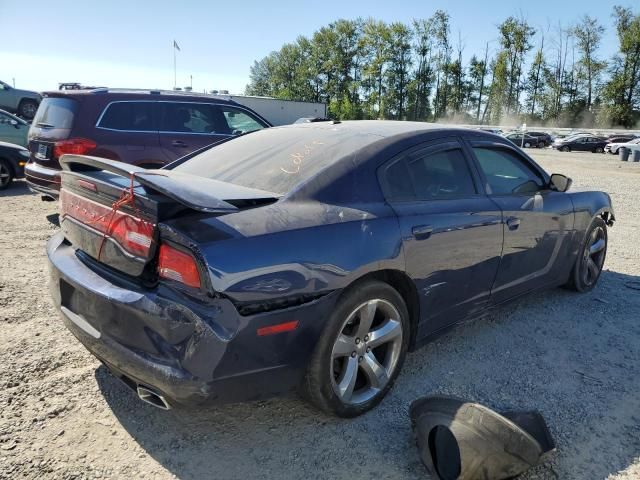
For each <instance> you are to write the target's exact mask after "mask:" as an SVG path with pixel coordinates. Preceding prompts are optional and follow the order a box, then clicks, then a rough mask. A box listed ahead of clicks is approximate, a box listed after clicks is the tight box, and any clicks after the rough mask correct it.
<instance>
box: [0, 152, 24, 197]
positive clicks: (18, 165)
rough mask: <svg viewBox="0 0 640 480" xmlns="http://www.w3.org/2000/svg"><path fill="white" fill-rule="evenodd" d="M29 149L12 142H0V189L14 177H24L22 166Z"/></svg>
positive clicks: (6, 185) (7, 184)
mask: <svg viewBox="0 0 640 480" xmlns="http://www.w3.org/2000/svg"><path fill="white" fill-rule="evenodd" d="M28 160H29V151H28V150H27V149H26V148H24V147H21V146H20V145H15V144H13V143H6V142H0V190H4V189H5V188H7V187H8V186H9V185H11V182H13V180H14V179H15V178H23V177H24V166H25V165H26V163H27V161H28Z"/></svg>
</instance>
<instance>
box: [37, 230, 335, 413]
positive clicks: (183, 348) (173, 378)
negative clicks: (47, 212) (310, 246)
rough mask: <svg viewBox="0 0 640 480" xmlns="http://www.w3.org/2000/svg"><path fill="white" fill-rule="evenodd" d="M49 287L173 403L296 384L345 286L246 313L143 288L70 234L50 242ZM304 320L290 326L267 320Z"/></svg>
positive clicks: (117, 370) (122, 370)
mask: <svg viewBox="0 0 640 480" xmlns="http://www.w3.org/2000/svg"><path fill="white" fill-rule="evenodd" d="M47 255H48V258H49V266H50V277H51V278H50V288H51V293H52V297H53V299H54V302H55V305H56V307H57V308H58V309H59V311H60V313H61V316H62V319H63V322H64V324H65V326H66V327H67V328H68V329H69V330H70V331H71V332H72V333H73V335H74V336H75V337H76V338H77V339H78V340H79V341H80V342H81V343H82V344H83V345H84V346H85V347H86V348H87V349H88V350H89V351H90V352H91V353H93V354H94V355H95V356H96V357H97V358H98V359H100V360H101V361H102V362H103V363H104V364H105V365H107V367H108V368H109V369H110V370H111V371H112V372H113V373H114V374H116V375H117V376H119V377H121V378H122V379H123V380H125V383H126V384H128V385H129V386H131V387H134V388H135V387H136V386H143V387H150V388H151V389H153V390H155V391H157V392H158V393H159V394H161V395H162V396H163V397H165V398H167V399H168V401H169V403H178V404H186V405H195V404H202V403H218V402H220V403H223V402H236V401H246V400H254V399H260V398H266V397H269V396H272V395H275V394H279V393H284V392H287V391H290V390H292V389H295V388H297V386H298V385H299V384H300V382H301V380H302V378H303V375H304V372H305V370H306V366H307V363H308V360H309V358H310V355H311V353H312V352H313V349H314V348H315V345H316V343H317V340H318V338H319V336H320V334H321V332H322V328H323V326H324V320H325V319H326V318H327V316H328V314H329V312H331V311H332V308H333V305H334V303H335V300H336V296H337V293H336V292H334V293H330V294H327V295H325V296H323V297H321V298H319V299H317V300H315V301H311V302H309V303H305V304H304V305H300V306H297V307H292V308H286V309H281V310H275V311H271V312H267V313H262V314H256V315H251V316H242V315H240V314H239V313H238V311H237V310H236V308H235V306H234V305H233V303H232V302H231V301H230V300H228V299H226V298H210V297H202V298H198V299H194V298H192V297H189V296H187V295H185V294H183V293H181V292H179V291H177V290H174V289H172V288H170V287H168V286H162V285H160V286H158V287H157V288H154V289H146V288H142V287H140V286H139V285H137V284H133V283H131V282H128V281H127V280H125V279H123V278H111V277H110V276H109V275H107V274H105V273H104V272H102V271H100V269H99V268H98V267H96V266H92V267H91V268H90V267H89V265H88V264H87V263H85V262H84V261H82V260H81V259H80V258H79V257H78V255H77V254H76V252H75V250H74V249H73V248H72V247H71V246H70V245H68V244H67V243H66V242H64V238H63V236H62V235H61V234H57V235H55V236H54V237H52V238H51V240H50V241H49V242H48V244H47ZM293 320H297V321H298V322H299V323H298V327H297V328H296V329H295V330H293V331H290V332H286V333H280V334H275V335H268V336H258V335H257V333H256V332H257V330H258V329H259V328H262V327H266V326H270V325H275V324H279V323H284V322H290V321H293Z"/></svg>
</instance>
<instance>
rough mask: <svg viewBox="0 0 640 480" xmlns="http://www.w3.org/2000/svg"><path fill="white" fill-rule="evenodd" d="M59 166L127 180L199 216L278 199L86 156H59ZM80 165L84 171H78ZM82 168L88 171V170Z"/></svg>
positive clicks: (228, 186)
mask: <svg viewBox="0 0 640 480" xmlns="http://www.w3.org/2000/svg"><path fill="white" fill-rule="evenodd" d="M60 165H61V166H62V169H63V170H65V171H69V172H77V173H81V172H83V171H84V172H86V171H87V170H91V169H95V170H104V171H106V172H110V173H114V174H116V175H119V176H122V177H126V178H131V179H132V180H133V181H134V182H136V183H138V184H139V185H142V187H143V188H144V189H145V191H146V192H147V193H154V192H158V193H161V194H162V195H165V196H166V197H169V198H171V199H172V200H175V201H176V202H179V203H181V204H183V205H185V206H186V207H189V208H191V209H193V210H197V211H199V212H206V213H230V212H234V211H237V210H238V208H237V207H236V206H234V205H232V204H231V203H229V202H228V201H232V200H259V199H273V198H277V197H278V196H277V195H275V194H273V193H270V192H265V191H263V190H257V189H253V188H247V187H242V186H239V185H234V184H231V183H226V182H221V181H218V180H212V179H210V178H206V177H199V176H196V175H191V174H188V173H181V172H178V171H175V170H164V169H154V170H147V169H145V168H142V167H137V166H135V165H130V164H128V163H123V162H118V161H116V160H108V159H105V158H99V157H91V156H88V155H73V154H66V155H62V156H61V157H60ZM81 165H82V166H84V167H85V168H82V167H80V168H78V167H79V166H81ZM86 167H90V169H87V168H86Z"/></svg>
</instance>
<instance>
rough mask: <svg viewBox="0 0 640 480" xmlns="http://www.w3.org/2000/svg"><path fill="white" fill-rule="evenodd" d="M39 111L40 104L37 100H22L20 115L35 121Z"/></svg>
mask: <svg viewBox="0 0 640 480" xmlns="http://www.w3.org/2000/svg"><path fill="white" fill-rule="evenodd" d="M37 110H38V102H36V101H35V100H22V101H21V102H20V105H19V106H18V114H19V115H20V116H21V117H23V118H26V119H27V120H33V117H35V116H36V111H37Z"/></svg>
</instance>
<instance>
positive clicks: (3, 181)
mask: <svg viewBox="0 0 640 480" xmlns="http://www.w3.org/2000/svg"><path fill="white" fill-rule="evenodd" d="M12 181H13V168H11V165H10V164H9V162H7V161H6V160H3V159H2V158H0V190H4V189H5V188H8V187H9V185H11V182H12Z"/></svg>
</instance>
